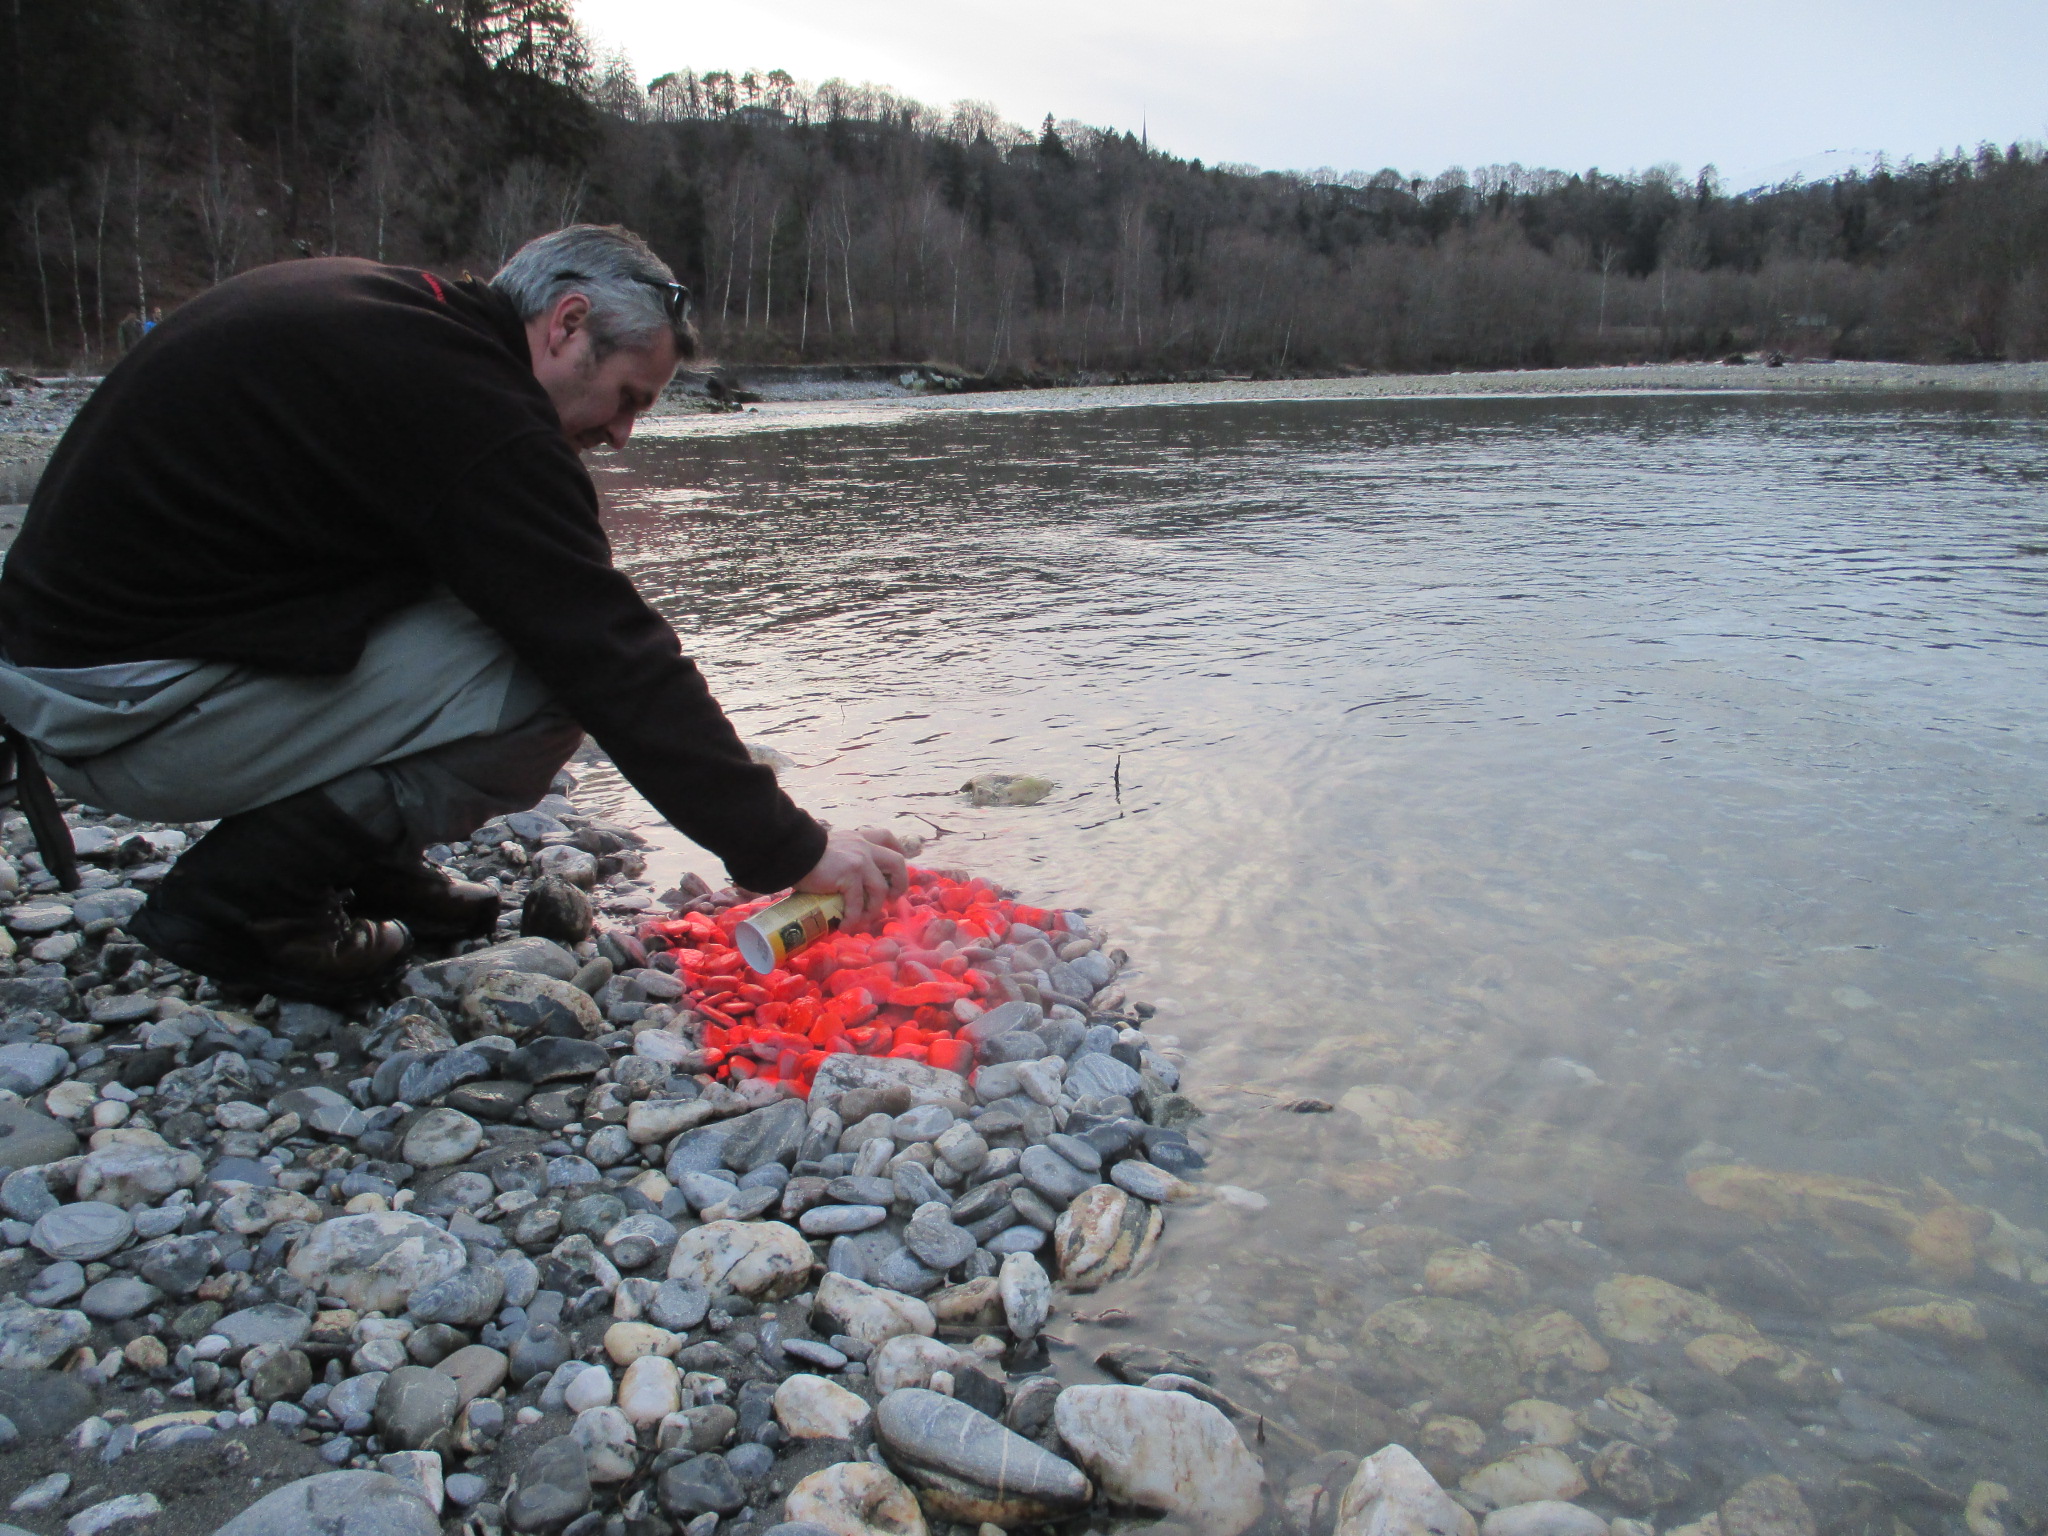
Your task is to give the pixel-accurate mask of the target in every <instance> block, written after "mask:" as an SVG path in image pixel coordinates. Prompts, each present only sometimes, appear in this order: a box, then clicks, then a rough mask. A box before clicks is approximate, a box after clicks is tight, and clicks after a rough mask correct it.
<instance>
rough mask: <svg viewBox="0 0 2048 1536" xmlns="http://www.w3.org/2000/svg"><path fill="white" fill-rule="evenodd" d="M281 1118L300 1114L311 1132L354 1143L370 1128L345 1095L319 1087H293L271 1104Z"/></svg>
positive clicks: (367, 1120) (363, 1116) (362, 1114)
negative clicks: (355, 1139) (353, 1140)
mask: <svg viewBox="0 0 2048 1536" xmlns="http://www.w3.org/2000/svg"><path fill="white" fill-rule="evenodd" d="M270 1107H271V1108H272V1109H273V1110H274V1111H276V1112H277V1113H278V1114H280V1115H287V1114H289V1115H297V1116H298V1117H299V1119H300V1120H301V1121H302V1122H303V1123H304V1125H305V1127H306V1129H307V1130H309V1131H316V1132H318V1133H319V1134H320V1135H322V1136H336V1137H341V1138H343V1139H348V1140H352V1139H354V1138H355V1137H357V1136H360V1135H362V1133H363V1132H364V1131H366V1130H368V1129H369V1119H368V1117H367V1116H365V1115H364V1113H363V1112H362V1111H361V1110H360V1109H358V1108H357V1107H356V1106H355V1105H354V1104H352V1103H351V1102H350V1101H349V1100H348V1099H347V1098H345V1097H344V1096H343V1095H341V1094H339V1093H336V1092H335V1091H334V1090H333V1089H332V1088H322V1087H319V1086H317V1085H316V1086H313V1087H307V1088H292V1089H289V1090H287V1091H286V1092H284V1093H280V1094H279V1095H278V1096H277V1097H276V1098H274V1099H272V1100H271V1101H270Z"/></svg>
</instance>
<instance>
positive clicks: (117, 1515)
mask: <svg viewBox="0 0 2048 1536" xmlns="http://www.w3.org/2000/svg"><path fill="white" fill-rule="evenodd" d="M163 1511H164V1507H163V1505H162V1504H160V1503H158V1502H157V1497H156V1495H155V1494H153V1493H124V1494H122V1495H121V1496H120V1497H119V1498H118V1499H105V1500H102V1501H101V1502H100V1503H98V1504H94V1505H92V1506H91V1507H90V1508H87V1509H81V1510H80V1511H79V1512H78V1513H77V1514H75V1515H73V1516H72V1517H71V1518H70V1519H69V1520H66V1521H65V1522H64V1536H99V1533H100V1532H101V1531H111V1530H113V1529H115V1528H116V1527H117V1526H123V1525H136V1524H139V1523H141V1522H143V1521H145V1520H154V1519H155V1518H156V1517H157V1516H158V1515H160V1514H162V1513H163Z"/></svg>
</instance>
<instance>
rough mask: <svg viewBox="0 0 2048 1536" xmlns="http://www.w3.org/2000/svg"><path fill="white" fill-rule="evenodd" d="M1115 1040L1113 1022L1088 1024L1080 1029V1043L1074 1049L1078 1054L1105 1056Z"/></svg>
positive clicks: (1115, 1034) (1115, 1033)
mask: <svg viewBox="0 0 2048 1536" xmlns="http://www.w3.org/2000/svg"><path fill="white" fill-rule="evenodd" d="M1116 1042H1117V1032H1116V1026H1115V1025H1114V1024H1090V1025H1089V1026H1088V1027H1087V1029H1085V1030H1084V1031H1082V1034H1081V1043H1080V1045H1079V1046H1077V1047H1075V1051H1076V1054H1077V1055H1078V1056H1095V1055H1104V1056H1106V1055H1108V1054H1109V1049H1110V1047H1111V1046H1113V1045H1115V1044H1116Z"/></svg>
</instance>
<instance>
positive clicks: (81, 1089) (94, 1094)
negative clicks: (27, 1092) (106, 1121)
mask: <svg viewBox="0 0 2048 1536" xmlns="http://www.w3.org/2000/svg"><path fill="white" fill-rule="evenodd" d="M98 1097H99V1093H98V1091H97V1090H95V1089H94V1087H93V1085H92V1084H91V1083H83V1082H80V1081H79V1080H78V1079H76V1078H73V1079H72V1080H71V1081H70V1082H68V1083H59V1084H58V1085H57V1086H56V1087H54V1088H52V1089H51V1090H50V1091H49V1092H48V1093H47V1094H45V1095H43V1103H44V1105H45V1106H46V1107H47V1108H48V1109H49V1111H50V1113H51V1114H53V1115H55V1116H56V1117H57V1118H58V1119H59V1120H76V1119H79V1118H80V1117H81V1116H83V1115H87V1114H90V1113H91V1112H92V1106H93V1101H94V1100H95V1099H97V1098H98Z"/></svg>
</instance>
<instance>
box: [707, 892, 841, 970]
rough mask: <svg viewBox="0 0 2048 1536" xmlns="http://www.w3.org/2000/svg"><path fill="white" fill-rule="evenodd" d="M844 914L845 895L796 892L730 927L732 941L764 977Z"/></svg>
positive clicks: (820, 934) (742, 956)
mask: <svg viewBox="0 0 2048 1536" xmlns="http://www.w3.org/2000/svg"><path fill="white" fill-rule="evenodd" d="M845 916H846V898H845V897H843V896H813V895H811V894H809V893H808V892H803V891H799V892H798V893H797V894H796V895H794V896H785V897H783V898H782V900H780V901H778V902H776V903H775V905H774V906H772V907H763V908H762V909H761V910H760V911H759V912H756V913H755V914H754V915H753V916H752V917H750V918H748V919H747V920H746V921H745V922H743V923H741V924H740V925H739V926H738V927H737V928H735V929H733V931H732V937H733V943H734V944H736V945H738V946H739V952H740V957H741V958H742V959H744V960H745V961H746V962H747V964H748V965H750V966H752V967H753V968H754V969H755V970H757V971H759V972H760V973H761V974H762V975H763V976H765V975H767V974H768V973H769V972H770V971H772V970H774V969H775V968H776V967H777V966H778V965H780V964H782V962H783V961H785V960H787V959H788V958H789V957H790V956H791V955H793V954H795V953H796V952H797V951H798V950H800V949H802V948H803V947H804V946H805V945H806V944H808V943H810V942H811V940H813V939H820V938H823V937H824V936H825V935H826V934H828V933H830V932H831V931H832V930H833V929H835V928H837V927H838V926H839V924H840V921H841V920H842V919H843V918H844V917H845Z"/></svg>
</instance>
